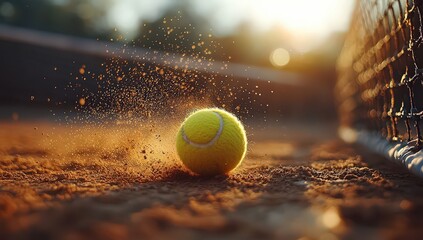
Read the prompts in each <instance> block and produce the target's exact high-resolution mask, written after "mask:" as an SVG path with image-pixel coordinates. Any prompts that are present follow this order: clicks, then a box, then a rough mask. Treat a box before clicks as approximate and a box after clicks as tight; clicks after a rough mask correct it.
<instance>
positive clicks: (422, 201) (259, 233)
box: [0, 121, 423, 239]
mask: <svg viewBox="0 0 423 240" xmlns="http://www.w3.org/2000/svg"><path fill="white" fill-rule="evenodd" d="M251 125H252V124H250V127H249V129H250V131H249V135H250V136H249V138H250V140H251V141H250V145H249V153H248V156H247V158H246V159H245V161H244V163H243V164H242V166H241V167H240V168H239V169H237V170H236V171H234V172H233V173H231V174H229V175H228V176H218V177H212V178H201V177H196V176H192V175H190V174H189V173H188V172H187V171H186V170H185V169H184V168H183V167H182V166H181V164H180V163H179V161H178V159H177V156H176V154H175V150H174V143H173V141H174V134H175V131H176V126H177V125H176V124H168V123H167V124H166V125H163V126H162V125H160V124H156V125H154V124H151V123H149V124H144V125H143V124H137V125H135V126H131V127H128V126H126V125H107V126H101V127H98V126H97V127H93V126H81V125H60V124H57V123H49V122H28V121H26V122H25V121H3V122H2V123H0V236H1V237H0V238H1V239H27V238H30V239H95V238H98V239H145V238H152V239H189V238H194V239H199V238H201V239H213V238H223V239H225V238H227V239H229V238H230V239H264V238H269V239H281V238H283V239H358V238H360V239H418V238H419V236H421V235H422V234H423V230H422V229H423V228H421V226H423V218H421V214H422V212H423V181H422V180H420V179H417V178H415V177H413V176H411V175H409V174H408V173H407V172H405V171H403V170H402V168H400V167H399V166H396V165H393V164H391V163H389V162H387V161H385V160H383V159H381V158H379V157H377V156H374V155H371V154H369V153H365V152H363V151H361V150H360V149H358V148H353V147H351V146H347V145H345V144H343V143H342V142H340V141H339V140H337V139H336V136H335V134H334V127H333V128H327V127H322V126H310V125H301V124H292V123H291V124H288V123H282V122H281V123H279V124H278V125H277V126H276V125H275V126H273V127H268V128H266V129H261V128H260V129H254V128H251Z"/></svg>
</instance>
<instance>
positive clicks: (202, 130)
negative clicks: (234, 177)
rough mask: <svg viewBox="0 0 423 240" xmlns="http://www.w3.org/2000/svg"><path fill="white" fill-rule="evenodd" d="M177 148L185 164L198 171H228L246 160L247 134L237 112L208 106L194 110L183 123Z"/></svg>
mask: <svg viewBox="0 0 423 240" xmlns="http://www.w3.org/2000/svg"><path fill="white" fill-rule="evenodd" d="M176 149H177V152H178V155H179V157H180V159H181V160H182V162H183V163H184V165H185V166H186V167H187V168H188V169H190V170H191V171H193V172H194V173H197V174H200V175H217V174H224V173H228V172H230V171H231V170H233V169H235V168H236V167H237V166H238V165H239V164H240V163H241V162H242V159H243V158H244V156H245V153H246V150H247V136H246V134H245V130H244V126H243V125H242V123H241V122H240V121H239V120H238V119H237V117H236V116H235V115H233V114H231V113H229V112H227V111H225V110H222V109H218V108H206V109H202V110H198V111H196V112H193V113H192V114H191V115H189V116H188V117H187V118H186V119H185V121H184V122H183V123H182V125H181V127H180V129H179V132H178V136H177V138H176Z"/></svg>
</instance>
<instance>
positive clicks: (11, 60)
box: [0, 0, 354, 121]
mask: <svg viewBox="0 0 423 240" xmlns="http://www.w3.org/2000/svg"><path fill="white" fill-rule="evenodd" d="M353 8H354V1H353V0H343V1H339V0H319V1H308V0H295V1H291V0H261V1H257V0H231V1H227V0H211V1H196V0H180V1H172V0H155V1H148V0H103V1H97V0H37V1H34V0H0V52H1V55H0V78H1V83H2V84H1V86H2V87H1V88H0V104H1V105H2V106H3V109H5V110H4V111H3V113H2V116H1V117H2V118H7V119H19V118H20V117H22V114H21V113H19V110H17V109H19V107H22V106H23V107H24V108H30V109H32V108H45V109H49V110H50V112H54V111H56V110H57V109H60V111H61V112H65V113H66V114H69V113H72V112H75V111H76V112H77V111H80V110H82V111H83V112H89V113H93V112H97V113H98V112H101V113H102V116H105V115H107V117H110V116H111V117H116V116H122V114H124V115H125V114H126V115H128V116H130V117H133V116H142V117H145V116H151V115H152V114H153V115H154V114H156V113H158V114H168V113H169V111H177V109H178V106H181V105H190V104H191V105H192V106H196V105H201V104H204V105H215V106H218V107H223V108H226V109H228V110H230V111H234V112H238V114H239V115H240V116H242V117H245V118H248V117H253V118H260V119H263V120H264V121H269V119H276V121H277V120H278V119H281V118H293V119H295V118H298V117H302V118H304V119H310V120H312V121H313V120H315V119H327V118H329V119H332V118H334V117H335V112H336V111H335V110H334V109H335V108H334V99H333V86H334V83H335V79H336V73H335V62H336V59H337V56H338V54H339V52H340V50H341V48H342V45H343V41H344V36H345V32H346V31H347V30H348V27H349V24H350V17H351V14H352V10H353ZM110 109H113V111H110ZM53 110H54V111H53ZM94 110H95V111H94ZM105 112H107V114H104V113H105ZM272 121H273V120H272Z"/></svg>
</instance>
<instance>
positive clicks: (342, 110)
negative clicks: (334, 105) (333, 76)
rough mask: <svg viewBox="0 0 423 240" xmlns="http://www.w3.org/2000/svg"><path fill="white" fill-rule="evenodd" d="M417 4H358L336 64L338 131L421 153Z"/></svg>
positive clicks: (389, 0) (421, 53) (422, 68)
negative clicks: (370, 134) (344, 129)
mask: <svg viewBox="0 0 423 240" xmlns="http://www.w3.org/2000/svg"><path fill="white" fill-rule="evenodd" d="M422 6H423V1H422V0H358V1H357V4H356V10H355V12H354V15H353V21H352V24H351V29H350V31H349V33H348V34H347V37H346V41H345V45H344V48H343V50H342V52H341V55H340V57H339V60H338V73H339V78H338V83H337V91H336V92H337V96H338V100H339V106H340V107H339V114H340V120H341V125H343V126H348V127H351V128H354V129H359V130H363V129H364V130H367V131H371V132H376V133H377V134H378V135H380V136H383V137H385V138H387V139H388V140H389V141H399V142H407V143H414V142H415V146H416V148H418V149H421V148H422V145H423V142H422V126H421V125H422V124H421V122H422V118H423V36H422V32H423V27H422V12H423V7H422Z"/></svg>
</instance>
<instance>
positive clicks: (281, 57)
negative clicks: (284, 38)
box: [269, 48, 291, 67]
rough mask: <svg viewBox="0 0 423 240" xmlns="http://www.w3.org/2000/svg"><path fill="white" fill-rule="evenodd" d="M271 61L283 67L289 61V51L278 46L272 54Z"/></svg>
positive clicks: (274, 64) (276, 65)
mask: <svg viewBox="0 0 423 240" xmlns="http://www.w3.org/2000/svg"><path fill="white" fill-rule="evenodd" d="M269 59H270V62H271V63H272V65H273V66H275V67H283V66H285V65H287V64H288V63H289V60H290V59H291V58H290V55H289V52H288V51H287V50H285V49H283V48H277V49H275V50H273V52H272V53H271V54H270V57H269Z"/></svg>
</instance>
